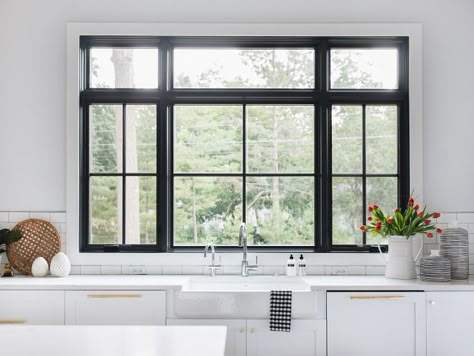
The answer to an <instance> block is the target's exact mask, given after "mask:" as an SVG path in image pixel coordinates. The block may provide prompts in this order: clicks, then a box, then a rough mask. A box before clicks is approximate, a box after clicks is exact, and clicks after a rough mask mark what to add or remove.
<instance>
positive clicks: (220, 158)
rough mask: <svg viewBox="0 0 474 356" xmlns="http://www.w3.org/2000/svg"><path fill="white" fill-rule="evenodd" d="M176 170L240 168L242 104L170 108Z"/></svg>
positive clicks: (238, 169) (229, 169)
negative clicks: (172, 122) (172, 118)
mask: <svg viewBox="0 0 474 356" xmlns="http://www.w3.org/2000/svg"><path fill="white" fill-rule="evenodd" d="M174 126H175V148H174V162H175V171H176V172H187V173H189V172H195V173H196V172H199V173H204V172H220V173H231V172H232V173H236V172H240V171H241V170H242V168H241V167H242V163H241V162H242V106H218V105H215V106H192V105H189V106H188V105H182V106H181V105H180V106H175V108H174Z"/></svg>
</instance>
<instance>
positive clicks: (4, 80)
mask: <svg viewBox="0 0 474 356" xmlns="http://www.w3.org/2000/svg"><path fill="white" fill-rule="evenodd" d="M68 22H240V23H242V22H246V23H249V22H258V23H265V22H266V23H278V22H280V23H318V22H321V23H330V22H352V23H356V22H360V23H364V22H367V23H378V22H391V23H395V22H403V23H406V22H415V23H421V24H422V25H423V88H424V94H423V113H424V130H423V131H424V137H423V140H424V177H425V181H424V197H425V202H427V203H429V205H430V207H431V208H433V209H439V210H443V211H474V188H472V183H473V182H474V160H473V159H472V158H471V152H474V115H473V114H472V110H469V107H470V106H469V104H470V103H471V102H472V101H473V99H474V85H473V83H474V66H473V64H472V63H473V58H474V1H473V0H398V1H392V0H358V1H354V0H332V1H327V0H325V1H324V0H307V1H302V0H291V1H288V0H167V1H163V0H133V1H130V0H128V1H127V0H102V1H99V0H81V1H75V0H42V1H37V0H0V211H2V210H3V211H14V210H19V211H25V210H40V211H41V210H42V211H54V210H58V211H64V210H65V209H66V187H65V185H66V168H65V167H66V154H65V149H66V119H65V113H66V90H65V88H66V26H65V24H66V23H68ZM447 51H449V53H448V52H447Z"/></svg>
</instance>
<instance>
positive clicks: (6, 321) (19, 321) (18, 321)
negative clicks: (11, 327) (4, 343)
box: [0, 319, 26, 325]
mask: <svg viewBox="0 0 474 356" xmlns="http://www.w3.org/2000/svg"><path fill="white" fill-rule="evenodd" d="M0 324H3V325H5V324H26V320H22V319H0Z"/></svg>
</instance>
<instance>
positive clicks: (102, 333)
mask: <svg viewBox="0 0 474 356" xmlns="http://www.w3.org/2000/svg"><path fill="white" fill-rule="evenodd" d="M225 339H226V327H225V326H70V325H67V326H63V325H61V326H23V325H14V326H13V325H10V326H6V325H5V326H0V345H1V348H2V355H15V356H32V355H37V356H64V355H67V356H190V355H193V356H224V349H225ZM183 340H186V342H183Z"/></svg>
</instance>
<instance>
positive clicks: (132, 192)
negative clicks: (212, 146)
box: [111, 48, 140, 244]
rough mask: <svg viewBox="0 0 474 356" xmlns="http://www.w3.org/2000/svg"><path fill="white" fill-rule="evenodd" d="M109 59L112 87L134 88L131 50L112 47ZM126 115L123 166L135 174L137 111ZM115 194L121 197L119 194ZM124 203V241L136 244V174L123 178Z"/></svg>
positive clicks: (137, 186)
mask: <svg viewBox="0 0 474 356" xmlns="http://www.w3.org/2000/svg"><path fill="white" fill-rule="evenodd" d="M111 61H112V63H113V65H114V70H115V87H116V88H134V87H135V83H134V76H135V74H134V71H133V66H132V63H133V50H132V49H128V48H118V49H113V50H112V58H111ZM126 116H127V117H126V120H125V129H126V138H125V139H126V152H125V158H126V169H127V172H130V173H136V172H138V158H137V132H136V121H137V114H136V111H135V110H134V109H133V108H132V109H131V110H127V115H126ZM117 121H119V120H117ZM120 124H121V123H120ZM117 125H118V124H117ZM117 125H116V126H117ZM117 141H119V139H118V137H117ZM120 141H121V140H120ZM121 146H122V145H121V143H120V148H122V147H121ZM118 147H119V143H118V142H117V150H118ZM117 157H118V155H117ZM120 157H121V155H120ZM122 169H123V167H122ZM118 195H119V196H120V194H118ZM121 199H122V198H120V200H121ZM125 206H126V210H125V221H126V222H125V226H126V228H125V242H126V243H127V244H139V243H140V183H139V178H138V177H129V178H126V201H125ZM117 207H118V211H119V212H120V211H121V209H122V206H121V204H120V205H118V202H117ZM121 215H122V214H121V213H119V214H118V216H119V218H120V219H121ZM119 225H120V224H119Z"/></svg>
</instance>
